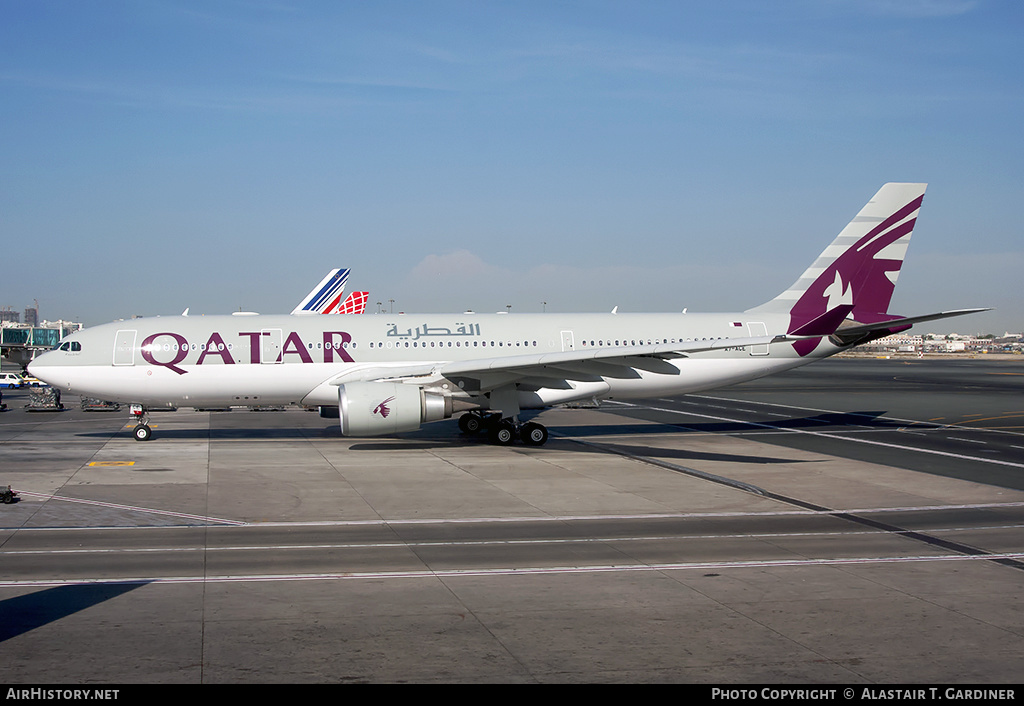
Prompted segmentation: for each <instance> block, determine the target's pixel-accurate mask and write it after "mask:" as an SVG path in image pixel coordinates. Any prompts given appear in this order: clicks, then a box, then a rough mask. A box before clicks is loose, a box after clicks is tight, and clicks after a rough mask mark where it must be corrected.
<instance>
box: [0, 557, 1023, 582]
mask: <svg viewBox="0 0 1024 706" xmlns="http://www.w3.org/2000/svg"><path fill="white" fill-rule="evenodd" d="M999 559H1017V560H1019V559H1024V553H1021V552H1017V553H1006V554H985V555H981V556H973V555H972V556H965V555H963V554H947V555H940V556H905V557H856V558H843V559H772V560H758V561H724V562H683V563H671V564H604V565H595V566H554V567H524V568H510V567H504V568H492V569H450V570H441V571H432V570H430V569H423V570H417V571H365V572H351V573H323V574H251V575H237V576H235V575H225V576H175V577H126V578H91V579H67V580H61V579H41V580H26V581H0V587H2V588H13V587H47V586H85V585H98V584H126V583H136V584H184V583H260V582H270V581H350V580H378V581H379V580H388V579H416V578H434V579H452V578H462V577H480V576H531V575H534V576H535V575H550V574H596V573H610V572H631V571H694V570H697V571H708V570H716V571H724V570H728V569H763V568H777V567H798V566H844V565H851V564H901V563H917V562H937V561H993V560H999Z"/></svg>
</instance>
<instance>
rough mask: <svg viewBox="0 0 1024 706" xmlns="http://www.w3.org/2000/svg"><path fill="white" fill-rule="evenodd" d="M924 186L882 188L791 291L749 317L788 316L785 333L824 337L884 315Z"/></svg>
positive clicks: (888, 185)
mask: <svg viewBox="0 0 1024 706" xmlns="http://www.w3.org/2000/svg"><path fill="white" fill-rule="evenodd" d="M926 187H927V184H897V183H890V184H885V185H884V186H883V187H882V188H881V189H879V190H878V193H877V194H875V195H874V197H872V199H871V200H870V201H868V203H867V205H865V206H864V208H862V209H861V211H860V213H858V214H857V215H856V217H854V219H853V220H852V221H850V223H849V224H848V225H847V226H846V228H844V229H843V230H842V232H841V233H840V234H839V235H838V236H837V237H836V239H835V240H833V241H832V244H831V245H829V246H828V247H827V248H825V250H824V251H822V253H821V255H819V256H818V259H817V260H815V261H814V263H813V264H812V265H811V266H810V267H808V268H807V269H806V270H805V271H804V273H803V274H802V275H800V278H799V279H797V281H796V282H794V283H793V285H792V286H791V287H790V288H789V289H787V290H786V291H784V292H783V293H782V294H780V295H779V296H777V297H775V298H774V299H772V300H771V301H770V302H767V303H765V304H762V305H761V306H758V307H755V308H754V309H751V310H750V311H751V312H779V313H786V312H788V313H789V316H790V321H789V327H788V330H787V333H791V334H796V335H803V336H815V335H824V336H827V335H829V334H831V333H833V332H834V331H835V330H836V328H837V327H838V326H839V325H840V324H842V323H843V322H844V321H845V320H846V319H847V318H849V319H852V320H853V321H855V322H857V323H860V324H875V323H878V322H881V321H886V320H891V319H896V318H899V317H897V316H894V315H892V314H889V313H888V309H889V301H890V300H891V299H892V294H893V290H894V289H895V287H896V278H897V277H898V276H899V273H900V267H901V266H902V265H903V257H904V255H905V254H906V252H907V246H908V245H909V243H910V236H911V234H912V233H913V231H914V225H915V223H916V222H917V214H918V212H919V211H920V209H921V202H922V201H923V200H924V192H925V188H926Z"/></svg>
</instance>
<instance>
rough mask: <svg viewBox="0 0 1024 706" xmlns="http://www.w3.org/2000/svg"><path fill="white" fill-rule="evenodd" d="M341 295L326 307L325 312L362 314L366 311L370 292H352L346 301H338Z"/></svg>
mask: <svg viewBox="0 0 1024 706" xmlns="http://www.w3.org/2000/svg"><path fill="white" fill-rule="evenodd" d="M340 299H341V295H340V294H339V295H338V298H337V299H335V300H334V302H333V303H332V304H331V306H329V307H327V308H326V309H324V310H323V311H322V312H321V313H323V314H362V313H363V312H364V311H366V302H367V301H369V299H370V293H369V292H352V293H351V294H349V295H348V298H347V299H345V301H343V302H341V303H338V300H340Z"/></svg>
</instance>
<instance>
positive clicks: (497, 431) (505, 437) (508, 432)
mask: <svg viewBox="0 0 1024 706" xmlns="http://www.w3.org/2000/svg"><path fill="white" fill-rule="evenodd" d="M515 440H516V429H515V427H513V426H512V425H511V424H509V423H508V422H502V423H501V424H498V425H497V426H495V427H494V428H493V429H492V430H491V441H493V442H494V443H495V444H498V445H499V446H508V445H509V444H511V443H512V442H513V441H515Z"/></svg>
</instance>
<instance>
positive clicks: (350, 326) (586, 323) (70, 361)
mask: <svg viewBox="0 0 1024 706" xmlns="http://www.w3.org/2000/svg"><path fill="white" fill-rule="evenodd" d="M787 323H788V321H787V317H785V316H784V315H778V314H768V315H758V316H757V317H756V318H752V317H751V314H749V313H733V314H472V313H467V314H458V315H438V314H426V315H363V316H358V317H357V316H346V317H327V316H292V315H285V316H260V315H233V316H177V317H153V318H143V319H132V320H128V321H121V322H115V323H111V324H105V325H102V326H97V327H94V328H90V329H85V330H83V331H80V332H77V333H75V334H73V335H72V336H70V337H69V338H67V339H65V343H67V344H68V345H62V346H61V347H60V349H57V350H54V351H50V352H48V353H45V354H43V355H42V356H40V357H39V358H37V359H36V360H35V361H34V362H33V364H32V366H31V371H32V373H33V374H35V375H36V376H38V377H39V378H40V379H42V380H45V381H46V382H48V383H50V384H51V385H53V386H54V387H57V388H59V389H61V390H65V391H69V392H74V393H79V394H82V395H85V396H89V397H98V398H101V399H104V400H110V401H116V402H124V403H137V404H144V405H150V406H156V405H175V406H227V405H260V404H289V403H294V404H305V405H334V404H337V403H338V391H337V385H338V380H339V379H340V378H346V377H349V376H352V375H356V374H358V372H359V371H360V370H361V369H364V368H372V369H382V368H394V369H395V370H396V371H401V370H402V369H403V368H407V367H408V366H410V365H421V364H425V363H444V362H449V361H469V360H474V361H475V360H484V361H487V360H490V359H503V360H504V359H507V358H513V357H515V356H520V355H527V354H537V353H546V352H562V351H572V350H575V351H580V350H590V349H594V348H616V349H627V351H626V353H627V355H628V349H631V348H635V347H639V346H644V345H647V346H649V345H651V344H659V343H664V344H671V343H684V342H691V341H701V340H705V339H706V340H728V339H730V338H745V337H752V336H763V335H765V334H766V333H768V332H784V331H785V330H786V325H787ZM839 350H842V349H841V348H837V347H836V346H834V345H832V344H830V343H829V342H828V341H827V340H822V341H821V343H820V344H819V345H818V347H817V349H816V350H815V351H814V353H813V354H811V355H807V356H803V357H801V356H800V355H798V354H797V353H796V352H795V351H794V350H793V347H792V346H791V345H790V344H788V343H780V344H774V345H771V346H768V345H763V346H753V347H745V348H741V347H736V348H725V349H723V350H716V351H706V352H700V353H692V354H689V355H688V357H680V358H674V359H671V360H668V361H664V362H665V363H667V364H668V365H670V366H671V368H672V369H671V370H670V371H669V372H665V371H664V369H663V370H662V371H661V372H650V371H648V370H644V369H643V366H640V367H639V368H638V369H637V371H636V372H637V373H638V374H637V376H636V377H632V378H629V379H622V378H621V377H616V376H614V375H613V376H607V377H606V376H599V379H589V380H576V381H573V382H572V383H571V384H570V385H568V389H566V386H562V389H552V388H546V387H544V386H543V384H539V385H538V384H535V385H533V386H532V388H531V387H530V386H525V387H526V389H525V390H523V391H521V392H519V402H520V406H521V407H522V408H537V407H543V406H546V405H550V404H556V403H560V402H568V401H573V400H579V399H589V398H591V397H597V398H600V399H608V398H637V397H649V396H666V395H678V394H683V393H687V392H694V391H698V390H705V389H710V388H714V387H720V386H723V385H728V384H732V383H735V382H742V381H744V380H751V379H754V378H758V377H762V376H764V375H769V374H772V373H776V372H779V371H781V370H786V369H789V368H793V367H797V366H799V365H803V364H805V363H808V362H811V361H813V360H817V359H819V358H822V357H825V356H827V355H831V354H833V353H836V352H838V351H839ZM659 362H660V361H659ZM648 367H649V366H648ZM332 383H333V384H332ZM438 385H439V386H442V387H444V388H446V389H447V390H448V392H449V393H450V394H452V395H453V396H455V397H467V398H469V397H473V396H474V395H473V394H472V390H471V389H470V390H468V391H464V390H462V389H460V388H459V387H458V386H457V385H451V386H450V388H449V385H448V384H447V383H446V382H444V381H439V382H438ZM476 402H478V403H480V404H482V406H487V405H486V400H485V399H482V398H481V399H478V400H476Z"/></svg>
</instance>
